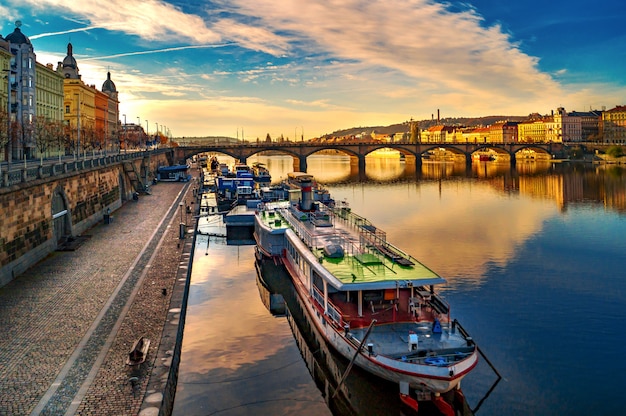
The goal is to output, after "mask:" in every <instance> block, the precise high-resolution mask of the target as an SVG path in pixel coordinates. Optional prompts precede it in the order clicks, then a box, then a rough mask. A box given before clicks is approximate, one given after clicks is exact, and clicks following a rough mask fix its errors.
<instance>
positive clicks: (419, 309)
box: [254, 175, 478, 413]
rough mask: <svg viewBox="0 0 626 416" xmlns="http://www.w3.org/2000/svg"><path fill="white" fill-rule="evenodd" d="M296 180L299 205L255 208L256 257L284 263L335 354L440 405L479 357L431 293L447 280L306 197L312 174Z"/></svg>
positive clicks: (372, 230) (366, 226) (357, 222)
mask: <svg viewBox="0 0 626 416" xmlns="http://www.w3.org/2000/svg"><path fill="white" fill-rule="evenodd" d="M298 180H299V181H300V186H301V197H300V198H299V200H298V201H294V199H293V198H290V201H282V202H270V203H264V204H260V205H259V207H258V210H257V213H256V214H255V232H254V237H255V240H256V243H257V248H258V252H259V254H260V255H261V256H264V257H269V258H273V260H274V261H275V262H282V263H283V264H284V266H285V268H286V270H287V271H288V273H289V275H290V276H291V279H292V281H293V283H294V287H295V288H296V291H297V293H298V296H299V299H300V301H301V303H302V305H303V307H304V309H305V311H306V312H307V313H308V315H309V316H310V317H311V321H312V322H314V324H315V325H316V327H317V329H318V330H319V332H320V333H321V334H322V335H323V337H324V338H325V340H326V341H327V342H328V343H329V344H330V345H331V346H332V347H334V348H335V349H336V350H337V351H338V352H339V353H340V354H341V355H343V356H344V357H346V358H347V359H349V360H354V363H355V364H356V365H358V366H359V367H361V368H363V369H365V370H367V371H369V372H370V373H372V374H375V375H377V376H379V377H382V378H384V379H387V380H390V381H393V382H396V383H399V385H400V387H401V391H404V390H406V386H407V385H408V386H410V387H411V388H413V389H416V390H417V391H418V393H419V394H421V395H422V397H423V396H424V395H425V394H427V395H430V396H431V397H432V400H433V401H435V402H436V404H437V407H438V408H440V410H441V409H442V408H441V407H440V405H441V406H443V407H444V408H445V406H446V404H441V403H438V402H439V400H438V398H440V394H441V393H444V392H448V391H450V390H453V389H458V388H459V387H460V382H461V379H462V378H463V377H464V376H465V375H467V374H468V373H469V372H470V371H471V370H472V369H473V368H474V367H475V366H476V364H477V361H478V348H477V346H476V344H475V343H474V342H473V340H472V338H471V337H469V336H468V334H467V332H466V331H465V330H464V329H463V328H462V327H461V325H460V324H458V322H457V321H456V320H453V319H452V318H451V316H450V307H449V305H448V304H447V303H446V302H445V300H443V298H441V297H440V296H439V295H438V294H437V293H436V292H435V290H434V287H435V285H437V284H441V283H444V282H445V280H444V279H443V278H442V277H440V276H439V275H437V274H436V273H435V272H433V271H432V270H430V269H429V268H428V267H426V266H425V265H423V264H422V263H420V262H419V261H418V260H417V259H415V258H413V257H412V256H410V255H408V254H406V253H404V252H403V251H402V250H400V249H399V248H397V247H395V246H393V245H392V244H390V243H389V242H388V241H387V240H386V234H385V233H384V232H383V231H382V230H380V229H379V228H377V227H375V226H374V225H373V224H371V223H370V222H369V221H368V220H367V219H365V218H363V217H361V216H359V215H356V214H355V213H353V212H352V211H351V209H350V208H349V207H348V206H347V204H337V205H334V204H333V205H332V206H327V205H324V204H322V203H318V202H316V201H314V198H313V190H312V183H313V179H312V177H311V175H299V178H298ZM459 394H460V393H459ZM401 397H402V394H401ZM405 398H406V395H405ZM405 398H403V400H404V399H405ZM409 401H410V400H409ZM444 413H445V412H444Z"/></svg>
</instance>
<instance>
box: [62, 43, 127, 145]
mask: <svg viewBox="0 0 626 416" xmlns="http://www.w3.org/2000/svg"><path fill="white" fill-rule="evenodd" d="M57 72H58V73H59V74H60V75H61V76H62V77H63V84H64V85H63V90H64V98H63V118H64V120H65V129H66V131H65V137H66V143H65V150H66V152H67V153H68V154H84V153H85V152H92V151H93V152H100V151H106V150H107V149H110V150H113V149H117V148H118V147H119V123H118V120H119V101H118V100H117V90H116V88H115V84H114V83H113V81H111V74H110V73H108V74H107V80H106V81H105V82H104V84H103V85H102V91H99V90H98V89H96V86H95V85H87V84H85V83H84V82H83V80H82V79H81V76H80V73H79V69H78V64H77V63H76V59H75V58H74V55H73V47H72V44H71V43H68V44H67V56H66V57H65V58H64V59H63V62H59V64H58V67H57Z"/></svg>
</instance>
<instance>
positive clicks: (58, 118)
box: [33, 62, 64, 157]
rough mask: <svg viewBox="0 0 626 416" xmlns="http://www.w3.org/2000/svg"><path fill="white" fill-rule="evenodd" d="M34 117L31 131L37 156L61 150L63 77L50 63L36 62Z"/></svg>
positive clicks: (61, 152) (50, 154)
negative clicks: (35, 105) (35, 106)
mask: <svg viewBox="0 0 626 416" xmlns="http://www.w3.org/2000/svg"><path fill="white" fill-rule="evenodd" d="M35 71H36V73H37V82H36V84H35V91H36V96H37V99H36V102H37V108H36V117H35V120H34V122H33V132H34V137H35V144H36V147H37V156H39V157H51V156H58V155H62V154H63V153H64V152H63V142H62V138H63V111H62V108H63V77H62V76H61V74H59V73H58V72H56V71H55V70H54V68H53V66H52V64H46V65H42V64H40V63H38V62H37V63H36V67H35Z"/></svg>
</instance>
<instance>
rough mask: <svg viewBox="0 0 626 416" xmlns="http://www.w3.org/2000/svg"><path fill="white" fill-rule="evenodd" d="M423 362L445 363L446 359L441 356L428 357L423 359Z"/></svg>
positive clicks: (438, 364)
mask: <svg viewBox="0 0 626 416" xmlns="http://www.w3.org/2000/svg"><path fill="white" fill-rule="evenodd" d="M424 362H425V363H426V364H430V365H437V366H440V365H445V364H446V360H445V359H444V358H443V357H428V358H426V359H424Z"/></svg>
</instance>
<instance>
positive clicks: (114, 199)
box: [0, 153, 169, 287]
mask: <svg viewBox="0 0 626 416" xmlns="http://www.w3.org/2000/svg"><path fill="white" fill-rule="evenodd" d="M129 163H132V164H133V165H134V166H135V169H134V171H136V172H146V176H147V178H148V179H149V180H152V178H153V177H154V174H155V172H156V169H157V168H158V166H163V165H169V163H168V155H167V154H165V153H162V154H157V155H151V156H150V157H138V158H137V159H135V160H130V161H129V160H125V161H113V162H112V163H107V164H104V165H98V166H92V167H88V168H83V169H78V170H72V171H66V172H64V173H61V174H57V175H54V176H49V177H46V178H41V179H36V180H30V181H26V182H21V183H17V184H14V185H12V186H9V187H2V188H0V287H2V286H4V285H5V284H6V283H8V282H10V281H11V280H13V279H14V278H15V277H16V276H18V275H20V274H21V273H23V272H24V271H25V270H26V269H28V268H29V267H31V266H32V265H34V264H36V263H37V262H38V261H40V260H41V259H43V258H45V257H46V256H47V255H49V254H50V253H52V252H54V251H55V250H57V249H58V248H59V247H60V246H61V245H62V244H64V243H66V242H68V241H70V242H71V241H72V240H74V239H75V238H77V237H80V236H81V235H82V234H83V233H84V232H85V230H88V229H89V228H91V227H93V226H94V225H95V224H97V223H98V222H99V221H102V220H103V218H104V214H105V213H107V212H110V213H114V212H115V210H116V209H118V208H119V207H120V206H121V205H122V204H123V203H124V201H126V200H129V199H131V198H132V195H133V192H134V188H133V180H132V178H131V176H132V174H130V173H129V166H130V165H129ZM125 165H126V166H125Z"/></svg>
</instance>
